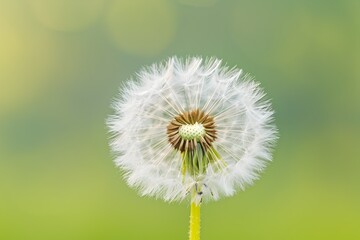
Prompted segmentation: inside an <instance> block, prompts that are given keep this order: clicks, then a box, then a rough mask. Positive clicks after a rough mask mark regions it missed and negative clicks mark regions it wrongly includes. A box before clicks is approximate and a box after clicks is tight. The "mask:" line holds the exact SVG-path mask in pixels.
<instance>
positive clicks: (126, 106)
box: [107, 57, 277, 202]
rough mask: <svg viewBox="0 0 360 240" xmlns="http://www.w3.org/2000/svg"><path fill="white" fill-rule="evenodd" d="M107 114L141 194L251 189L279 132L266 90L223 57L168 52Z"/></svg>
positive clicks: (199, 195) (200, 194) (200, 196)
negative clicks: (224, 63) (181, 55)
mask: <svg viewBox="0 0 360 240" xmlns="http://www.w3.org/2000/svg"><path fill="white" fill-rule="evenodd" d="M113 108H114V110H115V113H114V115H112V116H110V117H109V118H108V122H107V124H108V126H109V129H110V132H111V133H112V135H113V137H112V140H111V148H112V150H113V152H114V153H115V155H116V159H115V163H116V165H117V166H119V168H121V169H122V170H123V172H124V178H125V179H126V181H127V183H128V184H129V185H130V186H132V187H135V188H137V189H138V190H139V192H140V194H141V195H147V196H155V197H158V198H162V199H164V200H165V201H181V200H183V199H185V198H187V197H188V196H189V197H190V196H191V199H192V200H193V201H196V202H199V201H202V200H211V199H212V200H217V199H219V198H220V197H222V196H231V195H233V194H235V193H236V191H237V190H239V189H245V187H246V186H248V185H251V184H252V183H253V181H254V180H256V179H257V178H258V177H259V173H260V172H262V171H263V169H264V168H265V167H266V165H267V163H268V162H269V161H270V160H271V149H272V147H273V145H274V143H275V140H276V139H277V129H276V127H275V125H274V123H273V111H272V109H271V105H270V102H269V101H268V100H266V99H265V93H264V92H263V90H262V89H261V88H260V87H259V84H258V83H256V82H254V81H253V79H252V77H251V76H250V75H248V74H243V72H242V70H239V69H237V68H232V69H229V68H228V67H226V66H222V65H221V60H218V59H209V60H205V61H204V60H203V59H202V58H196V57H193V58H187V59H179V58H176V57H172V58H170V59H169V60H168V61H166V62H164V63H160V64H154V65H152V66H150V67H147V68H144V69H143V70H141V71H140V72H139V73H138V74H137V77H136V79H135V80H130V81H128V82H127V83H126V84H125V86H124V87H123V88H122V90H121V95H120V96H119V98H118V99H117V100H116V101H115V103H114V104H113Z"/></svg>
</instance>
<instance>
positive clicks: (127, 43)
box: [107, 0, 175, 55]
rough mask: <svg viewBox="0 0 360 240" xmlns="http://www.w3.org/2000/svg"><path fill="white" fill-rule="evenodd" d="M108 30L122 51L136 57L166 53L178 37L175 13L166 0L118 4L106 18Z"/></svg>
mask: <svg viewBox="0 0 360 240" xmlns="http://www.w3.org/2000/svg"><path fill="white" fill-rule="evenodd" d="M107 25H108V31H109V33H110V35H111V37H112V38H113V40H114V41H115V43H116V44H117V46H118V47H119V48H121V49H122V50H124V51H127V52H129V53H132V54H137V55H154V54H157V53H159V52H161V51H162V50H164V49H165V48H166V47H167V46H168V45H169V43H170V42H171V40H172V39H173V36H174V34H175V12H174V10H173V8H172V6H171V5H170V4H169V3H168V2H167V1H164V0H151V1H141V0H133V1H115V2H114V3H113V4H112V5H111V6H110V9H109V12H108V15H107Z"/></svg>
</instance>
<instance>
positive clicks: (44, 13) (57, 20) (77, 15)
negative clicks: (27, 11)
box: [28, 0, 104, 31]
mask: <svg viewBox="0 0 360 240" xmlns="http://www.w3.org/2000/svg"><path fill="white" fill-rule="evenodd" d="M28 1H29V4H30V6H31V9H32V10H33V13H34V15H35V17H36V18H37V19H38V20H39V21H40V22H41V23H42V24H43V25H45V26H46V27H48V28H51V29H54V30H60V31H75V30H79V29H81V28H83V27H86V26H88V25H89V24H91V23H93V22H94V21H95V20H96V19H97V17H98V16H99V14H100V12H101V11H102V9H103V4H104V0H81V1H74V0H61V1H58V0H28Z"/></svg>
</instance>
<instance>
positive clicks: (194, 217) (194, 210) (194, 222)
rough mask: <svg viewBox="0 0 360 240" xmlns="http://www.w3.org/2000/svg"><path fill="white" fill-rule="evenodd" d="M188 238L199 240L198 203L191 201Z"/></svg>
mask: <svg viewBox="0 0 360 240" xmlns="http://www.w3.org/2000/svg"><path fill="white" fill-rule="evenodd" d="M189 240H200V204H196V203H194V202H192V203H191V210H190V232H189Z"/></svg>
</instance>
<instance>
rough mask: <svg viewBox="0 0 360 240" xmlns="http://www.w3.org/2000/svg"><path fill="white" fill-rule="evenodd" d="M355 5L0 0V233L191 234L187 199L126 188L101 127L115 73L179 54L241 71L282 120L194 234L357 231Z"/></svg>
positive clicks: (359, 112) (206, 208)
mask: <svg viewBox="0 0 360 240" xmlns="http://www.w3.org/2000/svg"><path fill="white" fill-rule="evenodd" d="M359 3H360V1H358V0H354V1H350V0H342V1H340V0H339V1H329V0H321V1H314V0H305V1H291V0H290V1H285V0H273V1H251V0H244V1H242V0H239V1H235V0H233V1H226V0H172V1H170V0H168V1H167V0H0V239H4V240H8V239H9V240H15V239H16V240H27V239H36V240H42V239H46V240H48V239H51V240H58V239H59V240H60V239H61V240H63V239H87V240H92V239H94V240H95V239H109V240H112V239H114V240H115V239H116V240H118V239H125V240H126V239H158V240H160V239H174V240H176V239H179V240H180V239H187V233H188V214H189V207H188V205H187V204H186V203H182V204H177V203H175V204H167V203H164V202H162V201H160V200H155V199H152V198H141V197H139V196H138V195H137V194H136V192H135V191H134V190H132V189H129V188H128V187H127V186H126V184H125V183H124V181H123V180H122V177H121V174H120V171H119V170H118V169H116V168H115V167H114V164H113V163H112V156H111V154H110V153H109V148H108V137H109V135H108V134H107V129H106V127H105V119H106V117H107V115H108V114H110V113H111V112H112V111H111V109H110V107H109V106H110V103H111V101H112V99H113V98H114V97H115V96H116V94H117V93H118V87H119V86H120V84H121V82H122V81H126V79H128V78H129V77H130V76H134V72H135V71H137V70H138V69H139V68H141V67H142V66H143V65H148V64H150V63H153V62H156V61H160V60H162V59H164V58H167V57H169V56H172V55H175V54H176V55H178V56H182V57H185V56H192V55H201V56H216V57H218V58H222V59H224V60H225V62H227V63H228V64H229V65H230V66H233V65H237V66H239V67H241V68H243V69H244V70H245V71H246V72H250V73H252V74H253V75H254V76H255V77H256V79H257V80H259V81H260V82H261V83H262V86H263V87H264V88H265V90H266V92H267V93H268V96H269V97H270V98H271V99H272V101H273V105H274V109H275V110H276V124H277V126H278V127H279V129H280V136H281V137H280V140H279V142H278V145H277V147H276V151H275V152H274V161H273V163H272V164H271V165H270V166H269V167H268V168H267V169H266V172H265V173H264V174H263V175H262V178H261V180H260V181H258V182H257V183H256V184H255V185H254V186H252V187H251V188H249V189H248V190H247V191H245V192H240V193H238V194H237V195H236V196H235V197H232V198H227V199H222V200H221V201H219V202H212V203H209V204H206V205H203V208H202V238H203V239H207V240H211V239H213V240H219V239H247V240H253V239H254V240H255V239H276V240H282V239H283V240H289V239H291V240H292V239H299V240H300V239H301V240H303V239H317V240H318V239H327V240H329V239H346V240H347V239H360V157H359V156H360V147H359V144H360V71H359V70H360V44H359V43H360V4H359Z"/></svg>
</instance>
